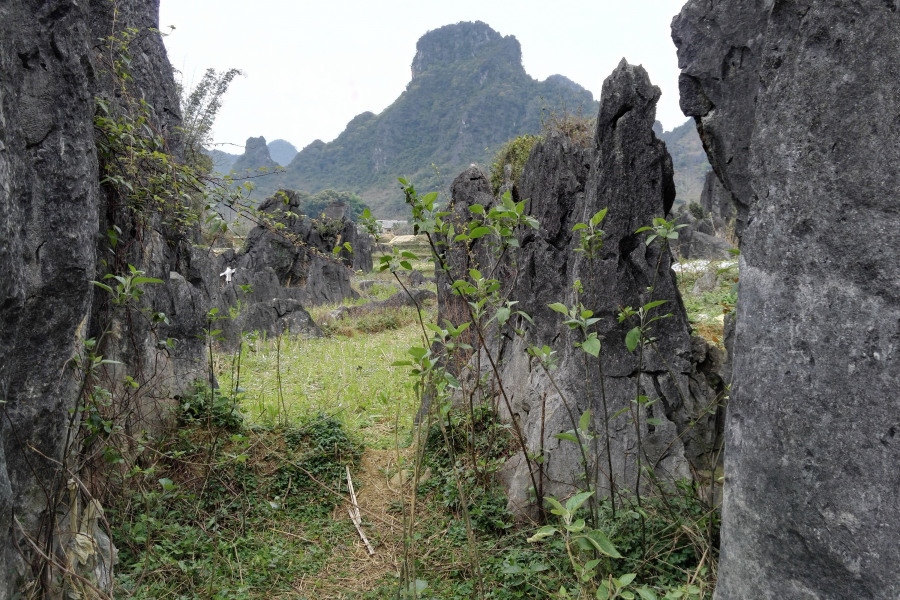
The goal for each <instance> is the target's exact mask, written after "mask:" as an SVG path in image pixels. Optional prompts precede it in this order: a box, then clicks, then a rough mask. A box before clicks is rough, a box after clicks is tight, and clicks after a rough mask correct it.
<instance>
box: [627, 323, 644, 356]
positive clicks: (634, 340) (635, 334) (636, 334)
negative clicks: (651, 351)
mask: <svg viewBox="0 0 900 600" xmlns="http://www.w3.org/2000/svg"><path fill="white" fill-rule="evenodd" d="M640 341H641V328H640V327H635V328H634V329H632V330H631V331H629V332H628V334H627V335H626V336H625V346H627V347H628V351H629V352H634V349H635V348H637V345H638V343H640Z"/></svg>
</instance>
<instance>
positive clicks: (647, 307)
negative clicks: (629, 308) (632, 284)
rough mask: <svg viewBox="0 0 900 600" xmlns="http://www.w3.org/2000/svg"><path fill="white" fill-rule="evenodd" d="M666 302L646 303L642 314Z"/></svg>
mask: <svg viewBox="0 0 900 600" xmlns="http://www.w3.org/2000/svg"><path fill="white" fill-rule="evenodd" d="M666 302H668V300H654V301H653V302H648V303H647V304H645V305H644V312H649V311H651V310H653V309H654V308H656V307H657V306H662V305H663V304H665V303H666Z"/></svg>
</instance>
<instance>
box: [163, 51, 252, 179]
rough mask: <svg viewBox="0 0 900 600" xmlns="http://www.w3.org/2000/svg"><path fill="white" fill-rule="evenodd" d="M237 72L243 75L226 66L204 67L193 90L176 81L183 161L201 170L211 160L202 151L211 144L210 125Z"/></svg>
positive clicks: (210, 166)
mask: <svg viewBox="0 0 900 600" xmlns="http://www.w3.org/2000/svg"><path fill="white" fill-rule="evenodd" d="M238 75H243V71H241V70H240V69H228V70H227V71H225V72H223V73H217V72H216V70H215V69H207V70H206V73H204V75H203V78H202V79H200V83H198V84H197V85H196V86H194V88H193V89H190V90H188V89H186V88H185V87H184V82H183V81H180V82H178V84H177V86H178V94H179V96H180V102H181V116H182V124H181V136H182V141H183V142H184V160H185V163H186V164H188V165H190V166H193V167H199V168H201V169H203V170H204V171H209V170H211V169H212V159H211V158H210V157H209V156H208V155H207V154H205V153H204V151H203V150H204V148H205V147H206V146H208V145H209V144H210V143H212V126H213V123H214V122H215V120H216V116H217V115H218V114H219V110H221V108H222V98H223V97H224V96H225V93H226V92H227V91H228V86H229V85H231V82H232V80H233V79H234V78H235V77H237V76H238Z"/></svg>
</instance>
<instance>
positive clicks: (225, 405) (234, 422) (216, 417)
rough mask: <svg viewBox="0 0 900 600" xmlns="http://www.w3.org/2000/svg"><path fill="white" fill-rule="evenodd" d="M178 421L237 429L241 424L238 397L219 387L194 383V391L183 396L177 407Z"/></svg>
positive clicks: (231, 429) (242, 417)
mask: <svg viewBox="0 0 900 600" xmlns="http://www.w3.org/2000/svg"><path fill="white" fill-rule="evenodd" d="M178 421H179V423H180V424H182V425H188V424H191V423H198V422H199V423H205V424H207V425H208V426H210V427H217V428H222V429H226V430H228V431H237V430H240V428H241V427H242V426H243V423H244V415H243V414H242V413H241V409H240V402H239V398H238V396H237V395H235V394H227V393H224V392H223V391H222V390H221V389H219V388H215V389H212V390H210V389H208V388H207V386H206V385H205V384H203V383H202V382H196V383H195V384H194V393H193V394H191V395H190V396H188V397H187V398H183V399H182V400H181V404H180V405H179V408H178Z"/></svg>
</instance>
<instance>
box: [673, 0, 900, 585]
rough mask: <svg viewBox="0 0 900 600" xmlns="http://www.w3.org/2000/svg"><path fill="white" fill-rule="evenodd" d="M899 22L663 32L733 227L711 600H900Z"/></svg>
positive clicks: (815, 12) (700, 19)
mask: <svg viewBox="0 0 900 600" xmlns="http://www.w3.org/2000/svg"><path fill="white" fill-rule="evenodd" d="M898 10H900V6H898V4H897V3H896V2H894V1H883V0H880V1H875V0H864V1H860V2H840V3H838V2H820V1H809V0H807V1H778V2H762V1H745V0H741V1H737V0H724V1H722V2H716V3H711V2H708V1H705V0H704V1H701V0H690V1H689V2H688V3H687V4H686V5H685V7H684V9H683V10H682V12H681V14H680V15H679V16H678V17H676V19H675V20H674V21H673V38H674V40H675V42H676V45H677V46H678V48H679V63H680V65H681V68H682V83H683V85H682V87H681V92H682V102H681V104H682V107H683V109H685V112H686V114H689V115H692V116H694V117H695V118H696V119H697V123H698V128H699V130H700V133H701V136H702V137H703V139H704V142H705V144H706V148H707V150H708V152H709V156H710V162H711V163H712V164H713V165H714V167H715V168H716V172H717V174H718V175H719V177H720V179H721V181H722V183H723V184H724V186H725V188H726V189H728V190H729V191H730V192H731V193H732V194H733V195H734V196H735V198H736V200H737V201H738V203H739V204H738V207H739V209H740V211H741V219H742V220H743V223H744V226H743V230H742V240H741V251H742V253H741V284H740V285H741V287H740V296H739V302H738V308H737V323H736V328H735V331H734V334H733V341H730V340H729V342H730V343H733V346H734V372H733V388H732V392H731V402H730V405H729V408H728V411H729V414H728V424H727V441H726V444H727V457H726V463H725V472H726V484H725V502H724V507H723V529H722V558H721V562H720V566H719V587H718V589H717V591H716V598H717V599H718V600H737V599H745V598H761V599H767V598H804V599H810V600H812V599H815V600H831V599H835V600H837V599H843V598H859V599H879V600H881V599H883V600H888V599H892V600H893V599H895V598H897V597H900V572H898V570H897V565H898V564H900V544H898V543H897V540H898V539H900V502H898V500H897V499H898V492H900V469H898V468H897V466H898V464H900V435H898V431H900V425H898V424H897V423H898V421H900V417H898V413H900V408H898V403H897V399H896V388H897V382H898V381H900V366H898V365H900V362H898V356H897V353H898V347H900V342H898V340H900V296H898V286H897V281H898V280H900V267H898V262H897V260H896V258H895V257H896V243H895V241H894V237H895V236H894V232H896V231H897V230H898V227H900V213H898V210H897V208H898V206H900V172H898V170H897V168H896V166H897V164H898V163H900V146H898V145H897V143H896V140H897V139H900V119H898V115H900V89H898V87H900V85H898V81H900V12H898ZM729 337H730V336H727V337H726V339H728V338H729Z"/></svg>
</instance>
